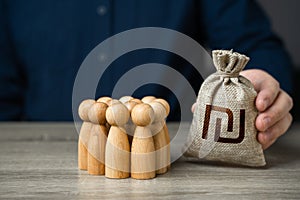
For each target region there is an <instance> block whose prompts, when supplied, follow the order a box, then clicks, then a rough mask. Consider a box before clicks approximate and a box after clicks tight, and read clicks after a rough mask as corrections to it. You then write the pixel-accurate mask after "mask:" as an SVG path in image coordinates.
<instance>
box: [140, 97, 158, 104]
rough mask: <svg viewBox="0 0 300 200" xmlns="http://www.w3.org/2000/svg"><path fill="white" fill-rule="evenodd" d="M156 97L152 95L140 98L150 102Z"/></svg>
mask: <svg viewBox="0 0 300 200" xmlns="http://www.w3.org/2000/svg"><path fill="white" fill-rule="evenodd" d="M155 99H156V97H154V96H145V97H143V98H142V102H143V103H150V102H151V101H154V100H155Z"/></svg>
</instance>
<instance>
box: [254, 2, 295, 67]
mask: <svg viewBox="0 0 300 200" xmlns="http://www.w3.org/2000/svg"><path fill="white" fill-rule="evenodd" d="M258 2H259V3H260V4H261V5H262V7H263V8H264V10H265V11H266V12H267V14H268V15H269V17H270V18H271V20H272V23H273V29H274V30H275V31H276V32H277V33H278V34H279V35H280V36H281V37H282V38H283V41H284V43H285V45H286V47H287V49H288V51H289V53H290V54H291V56H292V59H293V62H294V65H295V67H296V69H297V70H300V39H299V37H300V1H299V0H258Z"/></svg>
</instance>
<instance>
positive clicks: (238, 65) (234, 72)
mask: <svg viewBox="0 0 300 200" xmlns="http://www.w3.org/2000/svg"><path fill="white" fill-rule="evenodd" d="M212 57H213V62H214V65H215V66H216V69H217V73H218V74H219V75H224V76H229V77H237V76H239V73H240V72H241V71H242V70H243V69H244V68H245V66H246V64H247V63H248V61H249V60H250V58H249V57H247V56H245V55H243V54H239V53H237V52H233V51H232V50H230V51H229V50H214V51H212Z"/></svg>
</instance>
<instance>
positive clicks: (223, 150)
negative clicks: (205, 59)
mask: <svg viewBox="0 0 300 200" xmlns="http://www.w3.org/2000/svg"><path fill="white" fill-rule="evenodd" d="M212 56H213V62H214V65H215V67H216V69H217V72H215V73H213V74H211V75H210V76H209V77H207V78H206V79H205V81H204V82H203V83H202V86H201V88H200V91H199V93H198V97H197V101H196V108H195V112H194V115H193V122H192V124H191V127H190V132H189V135H188V140H187V142H186V145H185V147H184V151H185V153H184V155H185V156H186V157H190V158H197V159H204V160H213V161H222V162H227V163H235V164H240V165H247V166H264V165H265V164H266V162H265V157H264V154H263V150H262V147H261V145H260V144H259V143H258V141H257V139H256V136H257V130H256V127H255V119H256V117H257V114H258V111H257V109H256V107H255V98H256V95H257V93H256V91H255V90H254V87H253V85H252V84H251V82H250V81H249V80H248V79H246V78H245V77H243V76H241V75H240V72H241V71H242V70H243V68H244V67H245V65H246V64H247V62H248V61H249V58H248V57H247V56H245V55H242V54H239V53H236V52H232V51H227V50H215V51H213V52H212Z"/></svg>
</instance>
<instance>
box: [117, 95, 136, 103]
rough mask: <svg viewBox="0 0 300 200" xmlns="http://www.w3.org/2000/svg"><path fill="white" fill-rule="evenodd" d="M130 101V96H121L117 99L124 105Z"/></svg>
mask: <svg viewBox="0 0 300 200" xmlns="http://www.w3.org/2000/svg"><path fill="white" fill-rule="evenodd" d="M131 99H133V97H131V96H123V97H121V98H120V99H119V101H121V102H122V103H126V102H127V101H130V100H131Z"/></svg>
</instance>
